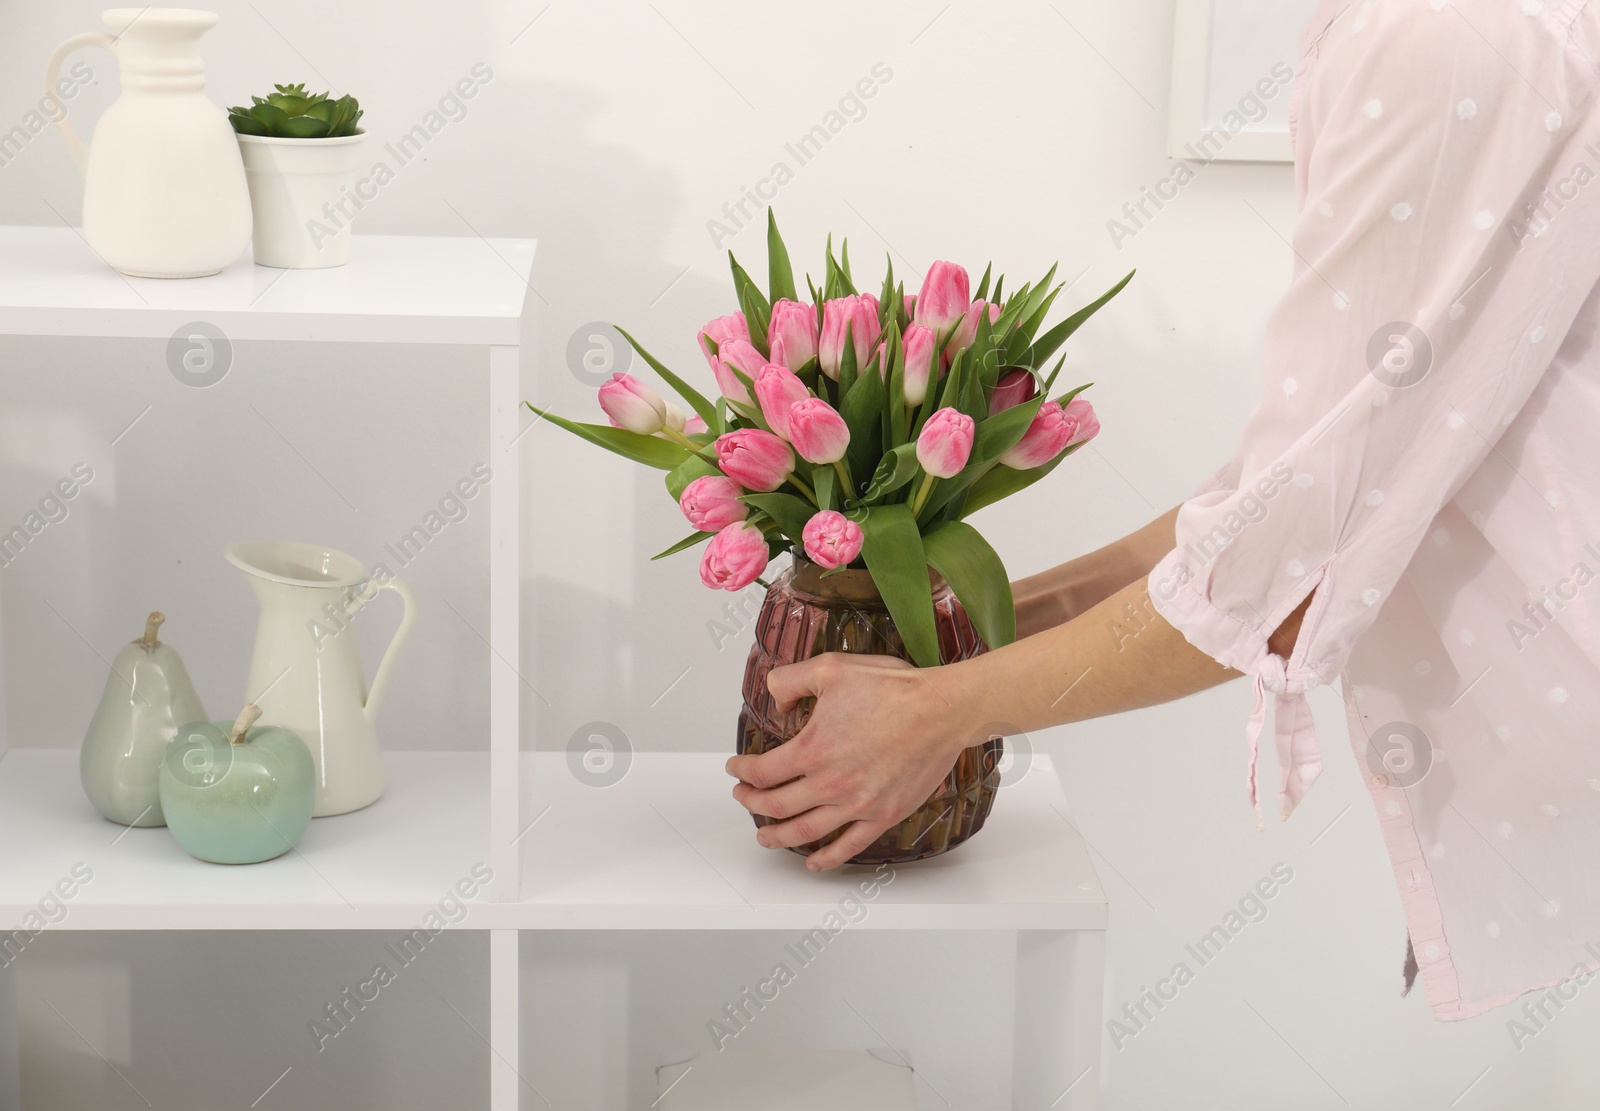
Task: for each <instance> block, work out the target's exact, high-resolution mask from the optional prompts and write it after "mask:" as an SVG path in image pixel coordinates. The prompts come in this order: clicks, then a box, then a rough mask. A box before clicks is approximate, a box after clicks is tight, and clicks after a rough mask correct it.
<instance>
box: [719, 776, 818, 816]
mask: <svg viewBox="0 0 1600 1111" xmlns="http://www.w3.org/2000/svg"><path fill="white" fill-rule="evenodd" d="M733 797H734V798H736V799H738V800H739V805H740V806H742V807H744V808H745V809H746V810H748V811H750V813H752V814H760V815H762V816H763V817H767V818H777V819H778V820H779V821H782V820H783V819H785V818H792V817H794V816H795V815H796V814H804V813H805V812H806V811H807V810H810V809H812V808H813V807H816V806H820V805H822V804H823V803H824V802H826V801H828V800H826V799H822V798H819V797H817V789H816V781H815V780H812V779H809V778H802V779H796V780H794V781H793V782H791V783H786V784H784V785H783V786H781V787H774V788H772V789H770V790H761V789H759V788H756V787H752V786H751V785H750V784H748V783H740V784H737V785H736V786H735V787H734V788H733Z"/></svg>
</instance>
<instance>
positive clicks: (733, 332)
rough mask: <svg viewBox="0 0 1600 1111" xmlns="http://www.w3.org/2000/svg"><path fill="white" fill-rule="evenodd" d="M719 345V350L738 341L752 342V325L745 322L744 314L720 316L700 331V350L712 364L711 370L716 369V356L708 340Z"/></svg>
mask: <svg viewBox="0 0 1600 1111" xmlns="http://www.w3.org/2000/svg"><path fill="white" fill-rule="evenodd" d="M708 338H709V339H710V340H711V343H714V344H716V345H717V348H718V350H721V349H722V348H723V347H724V346H726V345H727V344H729V343H732V342H733V341H734V340H736V339H742V340H744V341H745V342H746V343H749V342H750V325H749V324H748V323H747V322H746V321H745V318H744V313H742V312H738V313H734V314H733V315H732V316H719V317H717V319H715V320H713V321H712V322H711V323H709V324H707V325H706V326H705V327H704V328H701V329H700V350H701V351H703V352H705V356H706V362H708V363H711V368H712V369H713V370H715V369H716V362H715V359H716V356H715V355H714V354H712V351H711V344H710V343H707V342H706V340H707V339H708Z"/></svg>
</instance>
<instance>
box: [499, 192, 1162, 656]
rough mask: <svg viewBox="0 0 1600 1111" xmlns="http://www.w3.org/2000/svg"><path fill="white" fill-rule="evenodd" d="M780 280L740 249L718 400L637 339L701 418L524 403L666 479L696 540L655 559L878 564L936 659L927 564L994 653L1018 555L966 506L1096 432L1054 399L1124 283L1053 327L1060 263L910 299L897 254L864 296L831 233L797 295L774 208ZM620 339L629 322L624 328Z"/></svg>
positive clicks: (888, 590)
mask: <svg viewBox="0 0 1600 1111" xmlns="http://www.w3.org/2000/svg"><path fill="white" fill-rule="evenodd" d="M767 249H768V270H769V285H768V290H767V291H765V292H763V291H762V290H761V289H760V288H759V287H758V286H757V285H756V283H755V282H754V281H752V280H751V278H750V276H749V274H747V273H746V272H745V270H744V268H743V267H741V266H740V265H739V263H738V261H737V260H736V259H733V258H732V256H731V255H730V256H729V258H730V261H731V262H732V266H733V280H734V286H735V288H736V289H737V291H738V297H739V305H740V308H741V310H742V311H741V312H738V313H736V314H734V315H732V316H724V317H721V318H720V319H717V320H713V321H712V322H711V323H709V324H707V325H706V326H705V327H704V328H703V329H702V330H701V332H700V346H701V349H702V350H703V351H704V352H705V356H706V359H707V361H708V362H709V363H710V364H711V372H712V374H713V375H714V376H715V377H716V382H717V389H718V393H719V396H718V398H717V400H715V401H712V400H710V399H709V398H707V397H706V396H705V395H703V394H701V393H700V392H699V391H697V390H695V389H694V388H693V387H692V386H690V385H689V384H688V383H687V382H685V381H684V380H683V379H682V378H680V377H679V376H678V375H676V374H674V373H673V372H672V371H670V370H668V369H667V368H666V367H665V366H663V365H662V364H661V363H660V362H659V361H658V360H657V359H655V358H654V357H652V356H651V355H650V354H649V352H647V351H646V350H645V349H644V348H643V347H642V346H640V344H639V343H638V341H636V340H635V339H634V338H633V337H632V336H631V335H628V333H627V332H623V333H622V334H623V336H624V337H626V338H627V340H628V342H629V343H630V344H632V345H633V348H634V350H636V351H637V352H638V353H639V355H640V356H641V357H642V358H643V359H644V361H645V362H646V363H648V364H649V365H650V366H651V367H652V368H653V369H654V370H655V371H656V373H657V374H659V375H660V376H661V378H662V380H663V381H664V382H666V384H667V385H668V386H670V387H671V388H672V390H673V391H674V392H675V393H676V394H677V395H678V396H679V397H680V398H681V399H682V401H683V402H684V404H686V405H687V406H688V408H689V409H690V410H692V411H693V415H691V414H690V413H689V412H687V411H685V410H684V409H682V408H680V407H679V406H678V405H676V404H674V403H672V402H669V401H666V400H664V399H663V398H661V397H660V396H659V395H658V394H657V393H656V391H655V390H653V389H652V388H651V387H650V386H648V385H646V384H645V383H643V382H640V381H639V380H638V379H636V378H633V377H631V376H629V375H626V374H617V375H614V376H613V377H612V380H611V381H609V382H607V383H606V384H605V385H603V386H601V387H600V407H601V408H602V409H603V410H604V411H605V413H606V416H607V417H608V418H609V419H610V424H609V426H607V425H597V424H580V423H577V422H574V421H570V420H566V419H565V418H562V417H560V416H557V415H556V414H554V413H550V412H546V411H543V410H540V409H536V408H534V407H533V406H532V405H530V406H529V408H530V409H533V411H534V412H536V413H539V414H540V415H541V416H544V417H547V418H548V419H550V420H551V421H552V422H554V423H555V424H558V425H560V426H561V427H562V428H565V429H567V430H568V431H570V432H573V433H575V434H577V435H579V436H581V437H583V438H584V439H586V440H589V441H591V442H593V443H595V444H598V445H599V446H601V447H603V448H606V449H608V450H610V451H613V452H615V453H617V454H618V455H622V456H626V457H627V458H629V459H632V460H635V461H636V462H639V463H643V464H646V465H647V466H652V467H657V468H659V469H661V470H664V471H666V472H667V490H668V491H669V492H670V493H671V495H672V497H673V498H674V499H676V500H677V502H678V504H679V506H680V507H681V508H682V510H683V514H684V516H685V517H687V518H688V520H689V523H690V524H691V525H692V526H693V527H694V530H695V531H694V533H693V534H691V535H690V536H689V537H687V538H686V539H684V540H682V541H680V542H679V543H677V544H675V545H673V546H672V547H671V548H669V549H667V551H665V552H662V553H661V555H659V556H657V557H656V558H657V559H660V558H663V557H665V556H668V555H672V554H674V553H677V552H681V551H685V550H687V549H689V548H693V547H696V546H698V545H700V544H706V545H707V546H706V550H705V553H704V555H703V556H702V558H701V561H700V580H701V582H703V583H704V584H705V585H706V586H708V587H712V588H714V589H722V590H742V589H744V588H745V587H746V586H749V585H750V584H751V583H753V582H756V581H757V580H758V579H759V578H760V577H761V575H762V574H763V573H764V572H765V570H766V568H767V564H768V562H769V561H770V560H772V559H774V558H776V557H777V556H778V555H779V554H781V553H782V552H783V551H784V550H785V549H791V548H792V549H793V550H795V551H797V552H804V554H805V557H806V558H807V559H810V560H812V561H813V562H815V563H817V564H818V565H820V566H821V567H823V568H825V569H828V570H835V569H839V568H844V567H851V566H865V568H866V569H867V570H868V571H870V572H871V574H872V577H873V581H874V582H875V584H876V585H877V587H878V591H879V593H880V594H881V595H882V596H883V599H884V602H885V604H886V605H887V607H888V609H889V613H890V616H891V617H892V618H893V619H894V622H895V625H896V627H897V628H898V629H899V631H900V634H901V637H902V639H903V640H904V642H905V644H906V647H907V649H908V650H909V652H910V654H911V657H912V659H913V660H914V661H915V662H916V663H917V664H918V665H919V666H922V667H929V666H933V665H935V664H937V663H938V662H939V644H938V637H937V635H936V633H935V628H934V614H933V601H932V593H931V587H930V577H929V574H928V569H929V568H930V567H931V568H932V569H933V570H934V571H936V572H938V574H940V575H942V576H943V577H944V579H945V580H946V581H947V582H948V583H949V584H950V587H951V589H952V590H954V591H955V594H956V597H957V598H959V599H960V600H961V603H962V605H963V606H964V607H965V608H966V610H967V612H968V614H969V615H970V617H971V619H972V622H973V626H974V627H975V628H976V629H977V631H978V633H979V635H980V636H982V637H983V639H984V642H985V643H986V644H988V645H989V647H991V648H997V647H999V646H1001V645H1003V644H1008V643H1010V642H1011V641H1012V640H1014V639H1015V637H1016V614H1015V611H1014V609H1013V607H1012V599H1011V585H1010V579H1009V576H1008V575H1007V574H1006V569H1005V565H1004V564H1003V563H1002V562H1001V560H1000V557H999V556H998V555H996V554H995V551H994V549H993V548H991V547H990V546H989V544H988V542H987V541H985V540H984V539H983V537H982V536H981V535H979V533H978V531H977V530H976V529H974V528H973V527H972V526H971V525H970V524H968V523H967V522H966V518H967V517H968V516H970V515H971V514H972V513H974V512H976V511H977V510H979V509H982V508H983V507H984V506H986V505H991V504H993V503H994V502H996V501H999V500H1000V499H1001V498H1004V497H1007V496H1009V495H1011V494H1015V493H1017V492H1018V491H1019V490H1022V489H1025V488H1026V487H1028V486H1031V485H1033V483H1035V482H1037V481H1039V480H1040V479H1041V478H1043V477H1044V476H1045V475H1047V474H1049V473H1050V472H1051V471H1052V470H1053V469H1054V468H1055V467H1056V466H1057V465H1058V464H1059V463H1060V462H1061V460H1062V459H1064V458H1066V457H1067V456H1068V455H1071V454H1072V453H1073V452H1074V451H1076V450H1077V449H1078V448H1080V447H1082V446H1083V445H1084V444H1086V443H1088V442H1089V441H1090V440H1091V439H1093V438H1094V436H1095V435H1096V433H1098V432H1099V430H1100V425H1099V422H1098V421H1097V420H1096V418H1095V413H1094V409H1093V407H1092V406H1091V405H1090V404H1089V402H1088V401H1087V400H1086V399H1084V398H1082V397H1080V396H1079V394H1081V393H1082V392H1083V390H1084V389H1086V388H1087V387H1086V386H1080V387H1078V388H1077V389H1074V390H1070V391H1068V392H1066V393H1065V394H1062V395H1060V396H1057V397H1054V398H1052V397H1050V393H1051V390H1052V389H1053V388H1054V386H1055V380H1056V376H1057V375H1058V374H1059V373H1060V371H1061V367H1062V365H1063V363H1064V362H1065V359H1064V358H1063V359H1062V360H1061V361H1059V362H1057V363H1056V364H1055V366H1054V367H1053V368H1052V369H1050V370H1049V371H1048V372H1046V371H1045V370H1044V369H1043V368H1044V367H1045V365H1046V364H1047V363H1048V361H1049V360H1050V359H1051V358H1052V357H1054V355H1055V353H1056V352H1057V351H1058V350H1059V349H1060V348H1061V346H1062V345H1063V344H1064V343H1065V342H1066V341H1067V339H1068V338H1069V337H1070V336H1071V335H1072V334H1073V333H1074V332H1075V331H1077V330H1078V328H1079V327H1080V326H1082V324H1083V323H1084V322H1085V321H1086V320H1088V319H1089V317H1091V316H1092V315H1094V313H1095V312H1097V311H1098V310H1099V309H1100V308H1101V307H1103V306H1104V305H1105V304H1106V303H1107V302H1108V301H1110V300H1111V298H1113V297H1115V296H1116V295H1117V294H1118V293H1119V292H1121V291H1122V288H1123V287H1124V286H1126V285H1127V284H1128V282H1129V281H1130V280H1131V279H1132V277H1133V275H1132V274H1129V275H1128V276H1127V277H1126V278H1123V279H1122V281H1120V282H1118V283H1117V285H1116V286H1114V287H1113V288H1112V289H1111V290H1109V291H1108V292H1107V293H1106V294H1105V295H1104V296H1103V297H1101V298H1100V299H1099V300H1097V301H1095V302H1094V303H1093V304H1091V305H1089V306H1087V307H1086V308H1084V309H1082V310H1080V311H1079V312H1077V313H1075V314H1073V315H1072V316H1070V317H1068V318H1067V319H1065V320H1063V321H1061V322H1060V323H1059V324H1056V325H1055V326H1054V327H1052V328H1050V329H1048V330H1043V328H1044V323H1045V320H1046V318H1047V317H1048V315H1049V313H1050V310H1051V308H1052V307H1053V305H1054V303H1055V300H1056V297H1057V296H1058V294H1059V293H1060V292H1061V287H1060V286H1053V285H1052V282H1053V280H1054V277H1055V269H1054V268H1051V271H1050V273H1049V274H1046V275H1045V278H1044V280H1043V281H1041V282H1039V283H1038V284H1037V285H1024V286H1023V287H1022V288H1020V289H1018V290H1016V291H1015V292H1014V293H1012V294H1011V296H1010V297H1006V296H1005V292H1004V286H1005V279H1004V278H1000V279H999V280H997V281H995V282H993V285H992V288H991V282H990V278H991V272H992V268H991V271H989V272H985V274H984V276H983V279H982V281H980V282H979V284H978V288H977V289H976V291H974V290H973V289H972V288H971V284H970V279H969V277H968V274H967V272H966V271H965V270H963V269H962V268H961V267H959V266H956V265H954V264H952V263H948V262H936V263H934V264H933V266H932V267H931V268H930V269H929V270H928V274H927V278H926V279H925V280H924V281H923V284H922V289H921V291H920V292H919V293H918V294H917V295H915V296H907V295H906V293H905V290H904V288H903V287H901V286H897V285H896V284H895V278H894V267H893V264H892V262H891V263H890V264H889V266H888V271H887V274H886V276H885V278H884V282H883V285H882V289H881V293H880V294H879V295H878V296H873V295H872V294H870V293H861V292H858V291H857V289H856V285H855V280H854V278H853V277H852V276H851V272H850V251H849V246H848V244H846V245H844V246H843V248H842V250H841V252H840V257H839V258H837V259H836V258H835V257H834V252H833V246H832V242H831V240H830V242H829V245H828V251H827V261H826V267H827V269H826V273H825V276H824V280H823V288H822V290H821V291H820V292H819V291H818V290H817V288H816V286H815V284H814V283H812V282H811V279H810V278H809V277H808V278H807V286H808V287H809V289H810V293H811V300H810V302H809V303H808V302H804V301H801V300H800V298H799V295H798V293H797V291H796V289H795V281H794V273H793V270H792V267H791V264H790V261H789V252H788V250H787V249H786V248H785V246H784V243H783V239H782V237H781V236H780V235H779V234H778V229H777V223H776V221H775V220H773V219H772V217H771V214H770V213H769V214H768V236H767ZM619 331H620V329H619Z"/></svg>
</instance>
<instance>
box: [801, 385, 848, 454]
mask: <svg viewBox="0 0 1600 1111" xmlns="http://www.w3.org/2000/svg"><path fill="white" fill-rule="evenodd" d="M789 441H790V442H791V443H792V444H794V449H795V450H796V451H797V452H799V453H800V457H801V458H802V459H804V460H805V461H806V462H807V463H819V464H829V463H837V462H838V461H839V460H841V459H843V458H844V453H845V449H846V448H848V447H849V446H850V426H849V425H847V424H845V422H844V418H843V417H841V416H840V415H839V414H838V412H837V411H836V410H835V409H834V407H833V406H832V405H829V404H828V403H827V402H826V401H824V400H822V398H820V397H809V398H807V399H806V400H804V401H800V402H797V403H795V404H794V405H793V406H791V407H790V409H789Z"/></svg>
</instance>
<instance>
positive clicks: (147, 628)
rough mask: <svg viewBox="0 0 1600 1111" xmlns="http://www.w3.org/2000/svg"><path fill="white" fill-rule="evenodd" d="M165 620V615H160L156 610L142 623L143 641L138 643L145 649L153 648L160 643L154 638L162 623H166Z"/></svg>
mask: <svg viewBox="0 0 1600 1111" xmlns="http://www.w3.org/2000/svg"><path fill="white" fill-rule="evenodd" d="M166 619H167V615H166V614H164V613H162V612H161V611H160V610H156V611H155V612H154V613H152V614H151V615H150V616H149V617H148V618H146V619H145V623H144V639H143V640H141V641H139V643H140V644H142V645H144V646H145V647H146V648H154V647H155V646H156V645H158V644H160V643H161V641H160V640H158V639H157V638H156V631H157V630H158V629H160V628H161V625H162V623H163V622H164V621H166Z"/></svg>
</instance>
